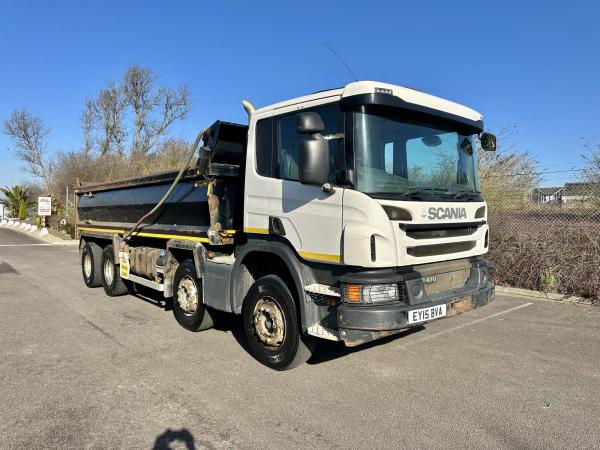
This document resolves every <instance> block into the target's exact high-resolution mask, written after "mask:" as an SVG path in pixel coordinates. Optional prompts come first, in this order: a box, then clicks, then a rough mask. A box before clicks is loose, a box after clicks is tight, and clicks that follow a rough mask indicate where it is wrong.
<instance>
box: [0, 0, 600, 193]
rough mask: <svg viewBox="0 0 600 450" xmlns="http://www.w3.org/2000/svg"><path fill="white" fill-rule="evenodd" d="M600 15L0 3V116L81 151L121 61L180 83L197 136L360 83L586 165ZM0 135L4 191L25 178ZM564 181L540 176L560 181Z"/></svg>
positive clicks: (394, 6)
mask: <svg viewBox="0 0 600 450" xmlns="http://www.w3.org/2000/svg"><path fill="white" fill-rule="evenodd" d="M598 17H600V6H599V3H598V2H594V1H592V0H589V1H586V2H578V1H570V2H568V3H567V2H549V1H539V2H538V1H529V2H524V1H512V0H511V1H507V0H503V1H495V2H481V1H469V2H467V1H458V0H457V1H455V2H448V1H440V2H400V1H389V2H385V1H374V0H373V1H337V2H333V1H330V2H325V1H323V0H321V1H303V2H282V1H279V2H275V1H272V2H271V1H269V2H267V1H265V2H260V1H254V2H249V1H234V0H230V1H219V2H216V1H211V2H201V1H183V0H181V1H171V2H164V1H162V2H158V1H124V0H122V1H95V2H91V1H55V2H49V1H23V2H15V1H13V2H3V4H2V6H0V58H1V59H2V63H1V65H0V118H1V119H4V118H6V117H7V116H8V115H9V114H10V112H11V111H12V110H14V109H16V108H26V109H28V110H29V111H30V112H32V113H34V114H36V115H41V116H42V117H44V119H45V120H46V122H47V123H48V125H50V126H51V127H52V132H51V134H50V139H49V146H48V149H49V151H50V152H52V151H53V150H55V149H63V150H69V149H74V148H77V147H78V146H79V145H80V142H81V132H80V128H79V114H80V111H81V110H82V107H83V103H84V100H85V98H86V97H90V96H93V95H94V94H95V93H96V92H97V91H98V89H100V88H101V87H103V85H104V84H105V83H106V82H107V81H108V80H113V79H119V78H120V77H121V76H122V74H123V73H124V71H125V69H126V68H127V67H128V66H129V65H131V64H141V65H145V66H149V67H151V68H152V69H153V70H155V71H156V72H158V73H159V74H160V76H161V80H162V81H163V82H164V83H166V84H169V85H172V86H176V85H178V84H181V83H185V84H187V85H189V87H190V88H191V91H192V94H193V101H194V103H193V107H192V111H191V114H190V116H189V119H188V120H187V121H186V122H184V123H181V124H178V125H177V126H176V127H175V128H174V129H173V134H174V135H175V136H182V137H186V138H188V139H190V140H191V139H193V138H194V137H195V134H196V132H197V131H198V130H199V129H200V128H201V127H203V126H205V125H208V124H210V123H212V122H213V121H214V120H215V119H218V118H221V119H226V120H233V121H245V114H244V112H243V110H242V108H241V105H240V99H242V98H249V99H250V100H252V101H253V102H254V103H255V104H256V105H257V106H263V105H266V104H269V103H273V102H276V101H279V100H283V99H286V98H290V97H294V96H299V95H303V94H306V93H310V92H313V91H317V90H321V89H325V88H330V87H337V86H342V85H344V84H346V83H347V82H349V81H351V80H350V77H349V75H348V73H347V71H346V70H345V69H344V67H343V66H342V65H341V64H340V62H339V61H338V60H337V59H336V58H335V57H334V56H333V55H332V54H331V52H330V51H329V50H328V49H327V48H326V47H325V46H324V45H323V43H324V42H327V43H328V44H329V45H331V46H332V47H333V48H335V49H336V51H337V52H338V53H339V54H340V55H341V56H342V57H343V58H344V59H345V60H346V61H347V63H348V64H349V65H350V66H351V67H352V70H353V71H354V72H355V73H356V75H357V77H358V78H359V79H372V80H380V81H386V82H391V83H395V84H403V85H408V86H412V87H415V88H418V89H421V90H424V91H427V92H429V93H432V94H435V95H439V96H442V97H445V98H449V99H451V100H455V101H458V102H460V103H463V104H465V105H467V106H470V107H473V108H474V109H477V110H478V111H480V112H482V113H483V114H484V116H485V118H486V128H488V129H490V130H493V131H498V130H500V129H502V128H504V127H514V126H516V127H517V129H518V134H517V135H516V137H515V138H514V139H513V144H514V145H515V146H516V148H518V149H519V150H523V151H524V150H528V151H530V152H532V153H534V154H535V155H537V159H538V160H539V161H540V165H541V167H542V168H544V169H546V170H548V171H562V170H568V169H569V168H570V167H581V166H582V159H581V157H580V155H581V154H583V153H585V152H586V149H585V147H584V145H583V144H584V143H585V142H590V143H600V121H599V118H600V86H599V84H600V76H599V73H600V60H599V59H598V49H599V48H600V27H599V26H598V24H597V19H598ZM8 146H9V142H8V140H7V138H6V136H4V134H0V185H5V184H12V183H16V182H19V181H21V180H22V179H23V178H24V175H23V174H22V173H21V172H20V171H19V170H18V169H19V167H20V165H19V162H18V161H16V160H15V158H14V157H13V156H11V154H10V153H9V152H8V151H6V148H7V147H8ZM571 177H572V174H571V173H556V174H548V175H546V184H556V183H558V184H560V183H562V182H563V181H565V180H568V179H569V178H571Z"/></svg>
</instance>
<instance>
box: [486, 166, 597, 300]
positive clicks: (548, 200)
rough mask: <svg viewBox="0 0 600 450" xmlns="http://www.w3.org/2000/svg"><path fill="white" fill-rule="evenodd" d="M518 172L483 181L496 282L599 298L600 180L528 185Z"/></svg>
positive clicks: (491, 256)
mask: <svg viewBox="0 0 600 450" xmlns="http://www.w3.org/2000/svg"><path fill="white" fill-rule="evenodd" d="M517 177H518V176H516V177H512V178H511V177H506V179H505V180H503V182H495V183H489V185H488V186H487V187H486V182H485V181H486V180H482V181H483V186H484V188H483V191H484V196H485V197H486V200H487V202H488V208H489V209H488V220H489V223H490V259H491V260H492V261H493V262H494V269H493V277H494V279H495V281H496V282H497V283H499V284H502V285H506V286H513V287H522V288H526V289H534V290H541V291H546V292H558V293H562V294H565V295H578V296H585V297H591V298H593V299H600V184H598V183H565V184H563V185H562V186H550V187H535V188H532V187H531V186H530V187H527V186H525V185H524V183H520V182H519V180H518V179H516V178H517ZM496 181H498V180H496Z"/></svg>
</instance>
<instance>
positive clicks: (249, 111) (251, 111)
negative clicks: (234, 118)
mask: <svg viewBox="0 0 600 450" xmlns="http://www.w3.org/2000/svg"><path fill="white" fill-rule="evenodd" d="M242 105H243V106H244V109H245V110H246V114H248V122H249V121H250V117H251V116H252V114H254V111H256V106H254V105H253V104H252V102H251V101H250V100H245V99H244V100H242Z"/></svg>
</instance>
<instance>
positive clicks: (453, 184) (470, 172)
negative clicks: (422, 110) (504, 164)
mask: <svg viewBox="0 0 600 450" xmlns="http://www.w3.org/2000/svg"><path fill="white" fill-rule="evenodd" d="M478 146H479V141H478V138H477V135H475V134H473V135H470V134H465V132H464V130H463V131H459V130H458V129H456V128H453V127H452V126H451V123H449V124H448V126H446V125H439V124H436V125H433V124H428V123H425V122H416V121H409V120H406V119H401V118H397V117H395V116H394V115H392V114H390V115H381V114H370V113H363V112H355V113H354V159H355V168H356V188H357V189H358V190H359V191H362V192H364V193H367V194H369V195H372V196H382V197H394V196H402V195H405V196H406V195H411V194H413V193H424V192H425V193H428V194H429V195H436V196H440V197H455V196H457V195H459V196H462V195H463V194H468V193H473V194H477V193H478V191H479V180H478V176H477V159H476V151H475V150H476V149H477V148H478Z"/></svg>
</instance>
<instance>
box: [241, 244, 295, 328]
mask: <svg viewBox="0 0 600 450" xmlns="http://www.w3.org/2000/svg"><path fill="white" fill-rule="evenodd" d="M265 258H268V259H265ZM232 272H233V273H232V277H231V296H230V301H231V310H232V311H233V312H234V313H236V314H240V313H241V311H242V304H243V303H244V301H245V299H246V296H247V294H248V291H249V290H250V287H251V286H252V284H253V283H254V282H255V281H256V280H257V279H258V278H260V277H261V276H264V275H277V276H279V277H280V278H281V279H282V280H283V281H284V282H285V283H286V285H287V286H288V288H289V289H290V292H291V293H292V297H293V298H294V302H295V303H296V306H297V308H298V310H299V311H300V326H301V329H302V331H306V323H307V321H306V304H305V301H304V289H303V286H304V282H303V275H302V263H301V262H300V261H299V260H298V257H297V256H296V255H295V254H294V252H293V251H292V250H290V249H289V247H287V246H286V245H284V244H281V243H277V242H269V246H268V248H266V246H265V245H264V243H248V244H245V245H244V246H243V248H242V250H241V251H240V252H239V253H238V255H237V257H236V261H235V264H234V267H233V271H232Z"/></svg>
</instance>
